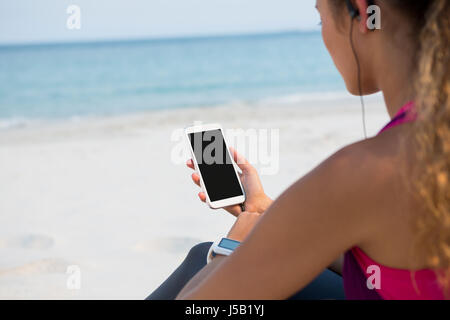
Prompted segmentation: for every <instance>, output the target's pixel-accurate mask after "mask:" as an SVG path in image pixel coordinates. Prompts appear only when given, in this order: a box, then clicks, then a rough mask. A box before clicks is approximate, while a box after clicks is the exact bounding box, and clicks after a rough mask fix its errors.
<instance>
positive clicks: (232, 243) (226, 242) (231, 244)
mask: <svg viewBox="0 0 450 320" xmlns="http://www.w3.org/2000/svg"><path fill="white" fill-rule="evenodd" d="M240 244H241V243H240V242H239V241H236V240H231V239H226V238H223V239H222V240H221V241H220V242H219V247H222V248H225V249H228V250H234V249H236V248H237V247H238V246H239V245H240Z"/></svg>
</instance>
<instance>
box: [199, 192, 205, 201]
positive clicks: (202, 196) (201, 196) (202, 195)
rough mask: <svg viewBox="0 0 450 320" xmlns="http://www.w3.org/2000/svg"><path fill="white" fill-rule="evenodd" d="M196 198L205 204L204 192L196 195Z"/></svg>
mask: <svg viewBox="0 0 450 320" xmlns="http://www.w3.org/2000/svg"><path fill="white" fill-rule="evenodd" d="M198 197H199V198H200V200H202V201H203V202H206V195H205V193H204V192H202V191H201V192H199V193H198Z"/></svg>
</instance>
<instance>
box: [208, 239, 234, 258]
mask: <svg viewBox="0 0 450 320" xmlns="http://www.w3.org/2000/svg"><path fill="white" fill-rule="evenodd" d="M240 244H241V243H240V242H239V241H236V240H232V239H228V238H220V239H218V240H216V241H214V243H213V244H212V245H211V247H210V248H209V251H208V254H207V255H206V263H210V262H211V260H212V258H214V257H215V256H216V255H218V254H220V255H223V256H229V255H230V254H231V253H232V252H233V251H234V249H236V248H237V247H238V246H239V245H240Z"/></svg>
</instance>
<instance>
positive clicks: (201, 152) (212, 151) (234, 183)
mask: <svg viewBox="0 0 450 320" xmlns="http://www.w3.org/2000/svg"><path fill="white" fill-rule="evenodd" d="M189 140H190V142H191V146H192V150H194V156H195V160H196V161H197V163H198V167H199V169H200V173H201V175H202V177H203V182H204V183H205V188H206V190H207V192H208V195H209V199H210V200H211V201H218V200H223V199H227V198H232V197H237V196H242V195H243V193H242V189H241V186H240V185H239V181H238V180H237V177H236V174H235V171H234V167H233V164H232V162H231V158H230V156H229V154H228V152H227V146H226V145H225V141H224V139H223V135H222V131H221V130H220V129H217V130H210V131H204V132H196V133H190V134H189Z"/></svg>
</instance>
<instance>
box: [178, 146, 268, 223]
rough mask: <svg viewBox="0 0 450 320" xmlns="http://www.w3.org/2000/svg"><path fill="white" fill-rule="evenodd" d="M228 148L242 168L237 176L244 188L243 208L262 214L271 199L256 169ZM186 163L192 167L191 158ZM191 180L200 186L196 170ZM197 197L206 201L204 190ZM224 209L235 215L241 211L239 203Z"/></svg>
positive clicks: (232, 149) (231, 148)
mask: <svg viewBox="0 0 450 320" xmlns="http://www.w3.org/2000/svg"><path fill="white" fill-rule="evenodd" d="M229 149H230V152H231V155H232V156H233V158H234V161H235V162H236V164H237V165H238V167H239V168H240V169H241V170H242V173H240V174H239V176H240V179H241V183H242V186H243V187H244V190H245V196H246V200H245V210H246V211H251V212H255V213H258V214H262V213H263V212H264V211H266V210H267V208H268V207H269V206H270V205H271V203H272V202H273V201H272V200H271V199H270V198H269V197H268V196H267V195H266V194H265V193H264V189H263V187H262V184H261V181H260V180H259V176H258V172H257V171H256V169H255V168H254V167H253V166H252V165H251V164H250V163H249V162H248V161H247V159H245V158H244V157H243V156H242V155H240V154H239V153H238V152H237V151H236V150H235V149H234V148H233V147H230V148H229ZM186 164H187V166H188V167H189V168H191V169H194V163H193V162H192V159H189V160H188V161H187V163H186ZM194 170H195V169H194ZM192 180H193V181H194V183H195V184H196V185H198V186H200V176H199V175H198V174H197V173H196V172H194V173H193V174H192ZM198 197H199V198H200V200H201V201H203V202H205V201H206V195H205V193H204V192H202V191H201V192H199V193H198ZM224 209H225V210H227V211H228V212H229V213H231V214H232V215H234V216H236V217H237V216H238V215H239V214H240V213H241V212H242V210H241V207H240V206H239V205H233V206H228V207H225V208H224Z"/></svg>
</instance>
